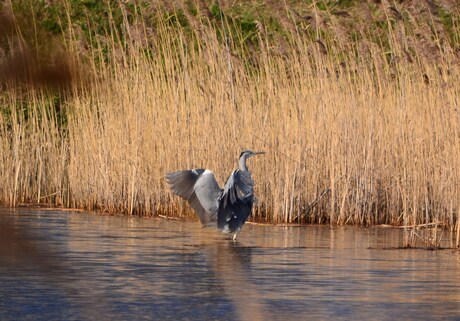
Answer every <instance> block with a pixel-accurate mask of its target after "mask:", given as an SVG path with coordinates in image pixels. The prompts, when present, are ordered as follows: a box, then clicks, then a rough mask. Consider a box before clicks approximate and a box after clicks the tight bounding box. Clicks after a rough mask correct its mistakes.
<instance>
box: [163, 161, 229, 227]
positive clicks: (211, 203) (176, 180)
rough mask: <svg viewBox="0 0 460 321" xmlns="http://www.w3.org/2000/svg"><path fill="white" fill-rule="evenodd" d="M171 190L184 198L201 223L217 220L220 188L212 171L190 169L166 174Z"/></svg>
mask: <svg viewBox="0 0 460 321" xmlns="http://www.w3.org/2000/svg"><path fill="white" fill-rule="evenodd" d="M166 181H167V182H168V184H170V186H171V190H172V191H173V192H174V193H175V194H177V195H179V196H181V197H182V198H184V199H186V200H187V201H188V202H189V203H190V205H191V206H192V208H193V209H194V210H195V212H197V214H198V217H199V218H200V221H201V223H202V224H203V225H206V224H209V223H211V222H215V221H217V210H218V200H219V198H220V195H221V194H222V190H221V189H220V188H219V185H218V184H217V181H216V178H215V177H214V174H213V172H211V171H210V170H207V169H206V170H205V169H192V170H186V171H180V172H174V173H168V174H166Z"/></svg>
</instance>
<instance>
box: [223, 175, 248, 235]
mask: <svg viewBox="0 0 460 321" xmlns="http://www.w3.org/2000/svg"><path fill="white" fill-rule="evenodd" d="M253 201H254V182H253V180H252V178H251V173H250V172H248V171H240V170H235V171H233V173H232V174H231V175H230V177H229V178H228V180H227V183H225V187H224V190H223V192H222V196H221V199H220V202H219V212H218V219H217V227H218V228H220V229H224V230H228V231H229V232H234V231H236V230H237V229H239V228H241V227H242V226H243V224H244V223H245V222H246V219H247V218H248V216H249V215H250V214H251V209H252V203H253Z"/></svg>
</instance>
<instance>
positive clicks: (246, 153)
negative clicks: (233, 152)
mask: <svg viewBox="0 0 460 321" xmlns="http://www.w3.org/2000/svg"><path fill="white" fill-rule="evenodd" d="M260 154H265V152H255V151H252V150H250V149H246V150H244V151H242V152H241V154H240V159H241V158H245V159H247V158H249V157H252V156H256V155H260Z"/></svg>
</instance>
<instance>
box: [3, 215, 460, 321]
mask: <svg viewBox="0 0 460 321" xmlns="http://www.w3.org/2000/svg"><path fill="white" fill-rule="evenodd" d="M402 240H403V235H402V231H401V230H397V229H354V228H334V229H331V228H328V227H302V228H300V227H297V228H290V227H284V228H275V227H271V226H253V225H247V226H245V228H244V231H243V232H242V233H241V234H240V236H239V241H238V242H236V243H234V242H232V241H230V240H228V239H226V238H225V236H223V235H221V234H220V233H217V232H216V231H214V230H210V229H203V228H200V227H199V224H198V223H195V222H178V221H166V220H160V219H140V218H129V217H126V216H101V215H89V214H86V213H65V212H50V211H28V210H24V209H18V210H10V209H0V319H1V320H98V319H111V320H127V319H143V320H159V319H160V320H177V319H188V320H283V321H284V320H298V319H313V318H315V319H345V320H348V319H373V320H386V319H395V318H399V319H401V318H402V319H422V320H423V319H425V320H429V319H439V318H442V319H448V320H449V319H450V320H456V319H458V318H459V317H460V312H459V311H460V299H459V298H460V275H459V273H458V271H459V269H460V257H459V255H458V252H448V251H407V250H402V251H400V250H391V251H388V250H382V249H383V248H391V247H393V248H394V247H397V246H399V245H400V244H402V243H401V242H402Z"/></svg>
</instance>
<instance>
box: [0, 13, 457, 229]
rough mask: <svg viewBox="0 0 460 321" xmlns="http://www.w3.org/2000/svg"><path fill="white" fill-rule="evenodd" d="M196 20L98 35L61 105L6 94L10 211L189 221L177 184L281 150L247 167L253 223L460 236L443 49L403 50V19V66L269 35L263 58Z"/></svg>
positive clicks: (4, 186)
mask: <svg viewBox="0 0 460 321" xmlns="http://www.w3.org/2000/svg"><path fill="white" fill-rule="evenodd" d="M160 18H161V16H160ZM160 18H159V20H161V19H160ZM197 23H201V25H200V28H199V30H195V33H194V34H193V35H192V36H191V35H190V34H187V32H186V31H184V29H182V28H176V27H174V28H173V27H171V26H169V25H168V24H167V23H159V25H158V29H157V30H155V33H154V34H153V35H152V34H150V35H147V34H146V32H145V30H144V29H143V27H142V26H143V25H142V24H141V23H138V24H136V25H134V24H131V25H126V26H125V28H126V33H125V35H123V36H121V35H118V36H117V34H116V33H115V32H114V33H113V34H112V37H107V38H104V39H103V40H100V39H95V40H94V42H93V43H92V44H91V45H92V47H91V48H89V50H88V51H87V52H85V53H84V54H82V57H83V58H82V61H81V62H80V64H79V65H80V66H82V67H80V68H86V70H90V71H88V73H89V74H91V75H92V76H94V77H93V79H92V80H91V81H90V85H85V86H79V85H77V84H74V85H73V87H72V89H71V91H72V94H69V95H67V96H66V98H65V99H62V98H61V100H59V111H56V108H50V106H52V103H53V99H56V98H55V96H53V95H47V93H46V91H41V90H33V91H29V92H28V93H27V94H21V95H19V94H18V93H17V92H15V91H14V90H9V91H7V92H5V93H3V94H2V95H1V104H2V105H3V106H4V107H2V108H4V111H6V110H8V112H3V113H0V117H1V122H0V132H1V138H0V141H1V153H2V156H1V158H0V168H1V171H0V179H1V184H0V196H1V199H2V201H3V202H4V203H6V204H9V205H17V204H19V203H24V202H26V203H28V202H48V203H52V204H54V205H58V206H61V205H62V206H66V207H78V208H85V209H91V210H92V209H96V210H100V211H104V212H110V213H114V212H123V213H128V214H141V215H144V214H145V215H150V214H153V215H155V214H167V215H170V216H177V215H187V214H188V213H189V211H188V210H186V209H187V207H186V206H185V205H184V203H183V202H181V201H179V200H178V199H177V198H174V197H172V196H171V194H170V193H169V192H168V190H167V187H166V185H165V182H164V179H163V177H164V174H165V173H166V172H168V171H174V170H180V169H187V168H193V167H203V168H209V169H212V170H213V171H214V172H215V174H216V177H217V179H218V181H219V182H220V183H221V184H222V183H223V182H224V180H225V179H226V177H227V175H228V174H229V173H230V171H231V170H232V169H233V167H235V166H236V159H237V157H238V155H239V152H240V151H241V150H242V149H246V148H252V149H254V150H265V151H267V152H268V153H267V154H266V155H265V156H264V157H260V158H258V159H254V160H252V161H251V163H250V169H251V170H252V172H253V176H254V178H255V181H256V196H257V200H258V201H257V204H256V207H255V211H254V215H253V217H252V219H254V220H262V221H269V222H306V223H331V224H357V225H370V224H381V223H385V224H396V225H402V224H405V225H416V224H427V223H430V222H437V223H439V222H441V223H440V224H441V225H442V226H445V227H451V228H455V227H457V229H458V224H459V223H458V217H459V211H460V201H459V200H460V188H459V184H458V182H459V181H460V134H459V133H460V112H459V102H458V93H459V92H460V82H459V81H458V79H459V76H460V73H459V71H460V68H459V66H458V63H455V61H456V59H458V58H456V57H455V55H454V54H453V53H452V52H451V51H449V50H448V49H449V47H448V46H447V45H446V44H444V47H443V50H437V51H436V54H443V55H444V56H443V57H442V59H440V60H437V62H436V63H433V62H432V61H429V60H428V59H429V57H428V54H426V53H425V52H424V50H426V48H420V51H415V52H414V50H413V48H415V47H411V48H412V49H411V51H410V52H409V51H408V49H407V48H408V47H407V46H408V45H407V44H406V47H404V45H403V43H404V41H406V42H408V41H413V38H411V37H410V36H409V35H405V36H404V32H403V31H401V30H402V29H403V28H405V29H404V30H405V32H406V33H411V32H413V31H412V30H409V29H408V27H405V26H403V25H399V24H397V28H399V29H398V30H390V31H389V32H390V33H392V39H393V41H394V42H393V43H389V44H388V45H389V46H391V50H392V52H393V53H396V54H395V56H394V59H387V58H388V57H386V53H385V52H384V49H385V48H379V47H376V45H375V43H371V42H370V40H369V41H368V40H363V41H361V42H359V45H356V44H352V43H349V44H348V43H346V42H345V40H346V39H347V37H346V36H344V35H342V38H340V39H339V38H337V39H335V40H334V41H329V42H327V43H326V44H324V43H322V42H320V41H318V42H311V41H308V40H306V39H305V38H304V37H303V36H302V35H300V34H298V33H296V32H295V30H294V31H292V32H293V33H292V35H291V38H290V39H291V43H290V44H288V45H286V47H285V48H283V51H282V53H280V52H279V51H277V52H273V51H272V50H271V45H270V42H269V41H268V40H267V39H266V38H264V32H265V31H264V30H263V28H262V26H259V29H258V30H259V40H258V41H259V44H260V54H259V55H258V56H257V60H256V61H255V62H254V60H253V57H249V56H250V55H253V53H245V52H246V51H245V50H246V49H247V48H245V47H244V46H242V47H240V48H236V47H238V46H239V44H240V42H239V41H238V35H232V34H227V35H226V36H227V37H229V40H228V41H227V42H222V41H220V40H219V37H221V36H222V35H220V34H219V33H218V32H216V30H215V29H214V27H213V25H212V24H211V23H209V21H207V20H206V19H205V18H202V19H199V20H197ZM227 23H229V22H227ZM337 28H338V27H337ZM338 34H340V32H338ZM68 36H69V35H68ZM360 36H362V37H365V36H366V32H364V31H363V33H362V34H361V35H360ZM120 37H122V38H123V45H121V42H120V41H119V40H118V38H120ZM142 37H147V38H148V41H147V42H145V41H140V40H139V39H143V38H142ZM398 37H403V38H401V39H399V38H398ZM70 38H71V41H69V45H68V50H69V51H70V52H73V53H76V52H75V51H74V50H76V49H74V47H73V45H72V41H74V42H76V41H77V40H76V39H74V38H72V37H70ZM146 43H148V46H149V53H148V54H146V51H145V46H146ZM229 46H231V47H232V48H229ZM104 50H108V54H107V56H103V52H104ZM231 50H236V51H238V52H239V54H240V56H236V55H233V54H230V51H231ZM343 50H347V51H348V53H349V55H348V56H346V57H344V56H343V54H344V53H343ZM433 50H434V49H433ZM398 53H401V55H400V56H399V55H397V54H398ZM246 54H247V55H248V56H245V55H246ZM408 60H411V62H409V61H408ZM80 73H83V74H84V73H85V70H83V71H81V70H80ZM63 114H64V115H65V121H63V120H62V118H63V116H62V115H63Z"/></svg>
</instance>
